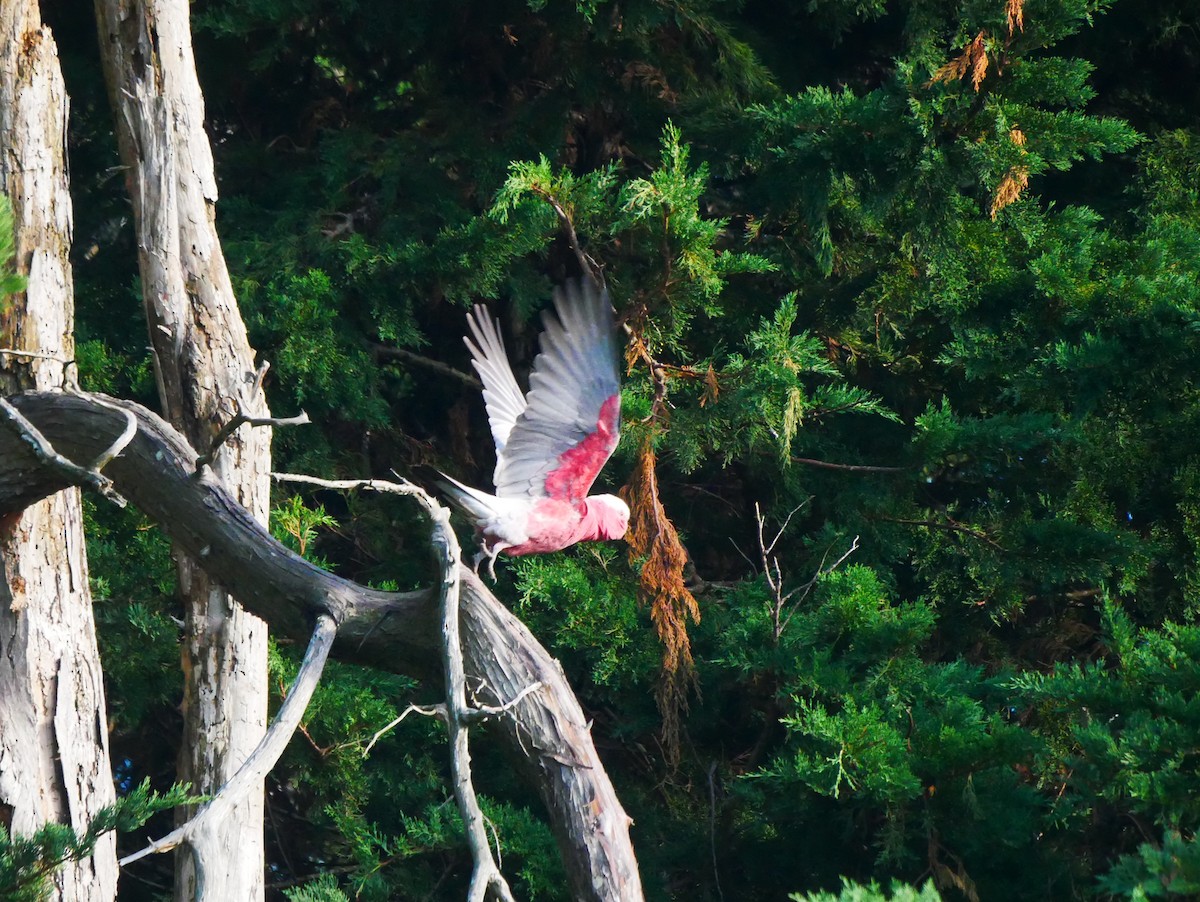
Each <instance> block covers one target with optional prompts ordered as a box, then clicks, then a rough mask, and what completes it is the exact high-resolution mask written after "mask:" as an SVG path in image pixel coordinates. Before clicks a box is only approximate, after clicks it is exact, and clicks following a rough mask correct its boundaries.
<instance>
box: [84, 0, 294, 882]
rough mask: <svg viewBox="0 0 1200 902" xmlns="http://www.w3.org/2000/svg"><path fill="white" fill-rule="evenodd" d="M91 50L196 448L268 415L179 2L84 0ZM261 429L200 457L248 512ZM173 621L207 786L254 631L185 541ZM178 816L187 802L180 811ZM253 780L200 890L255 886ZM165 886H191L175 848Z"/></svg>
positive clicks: (149, 286) (170, 392)
mask: <svg viewBox="0 0 1200 902" xmlns="http://www.w3.org/2000/svg"><path fill="white" fill-rule="evenodd" d="M96 11H97V18H98V22H99V31H100V43H101V56H102V57H103V60H104V68H105V75H106V78H107V81H108V86H109V94H110V99H111V102H112V107H113V111H114V120H115V124H116V133H117V140H118V145H119V147H120V151H121V159H122V162H123V163H124V164H125V165H126V166H127V167H128V179H129V191H130V194H131V196H132V200H133V211H134V223H135V228H136V230H137V236H138V254H139V266H140V270H141V277H142V292H143V300H144V304H145V310H146V320H147V324H148V326H149V331H150V341H151V346H152V348H153V351H154V370H155V375H156V377H157V380H158V388H159V397H160V399H161V401H162V404H163V408H164V410H165V411H166V414H167V417H168V419H169V420H170V421H171V422H172V423H173V424H174V425H175V426H176V427H177V428H179V429H180V430H181V431H182V432H183V433H184V435H186V436H187V438H188V440H189V441H190V442H191V443H192V444H193V445H194V446H195V447H198V448H201V449H206V448H207V446H208V444H209V443H210V442H211V441H212V439H213V437H214V435H215V434H216V433H217V432H218V431H219V429H220V428H221V426H222V425H224V424H225V423H226V422H228V421H229V420H230V419H231V418H232V417H233V416H235V415H236V414H238V413H244V414H246V415H248V416H253V417H267V416H269V415H270V413H269V411H268V410H267V405H266V401H265V398H264V396H263V392H262V387H261V384H260V380H258V379H256V374H255V367H254V352H253V349H252V348H251V347H250V343H249V340H248V339H247V336H246V330H245V326H244V324H243V322H242V319H241V316H240V314H239V311H238V308H237V302H236V300H235V298H234V295H233V288H232V285H231V283H230V279H229V273H228V270H227V269H226V266H225V258H224V256H223V255H222V253H221V246H220V241H219V239H218V237H217V231H216V226H215V204H216V200H217V188H216V178H215V176H214V174H213V160H212V151H211V147H210V145H209V142H208V138H207V136H206V135H205V133H204V128H203V125H204V99H203V96H202V95H201V92H200V84H199V81H198V80H197V77H196V67H195V61H194V58H193V55H192V42H191V31H190V25H189V21H188V12H189V11H188V3H187V0H96ZM270 448H271V431H270V429H267V428H251V427H249V426H243V427H242V428H240V429H239V430H237V431H236V432H235V433H234V434H233V435H232V436H231V437H230V438H229V439H228V440H227V441H226V442H225V443H224V444H223V445H222V447H221V449H220V451H219V452H218V454H217V455H216V459H215V460H214V461H213V464H212V467H213V470H214V471H215V472H216V474H217V476H218V478H219V479H220V480H221V481H222V483H223V484H224V485H225V486H226V487H227V488H228V489H229V491H230V492H231V493H232V495H233V496H234V497H235V498H236V499H237V500H238V502H239V503H241V504H242V505H243V506H244V507H246V508H247V509H248V510H249V511H250V512H251V513H252V514H253V515H254V517H256V518H257V519H258V520H259V521H260V522H262V523H266V519H267V513H268V507H269V503H270V475H269V474H270V469H271V458H270ZM178 570H179V584H180V590H181V594H182V595H183V598H184V605H185V611H186V620H187V629H186V638H185V643H184V648H183V664H184V674H185V690H184V692H185V697H184V705H183V713H184V732H185V735H184V740H183V746H182V750H181V753H180V762H179V771H178V777H179V779H180V780H187V781H189V782H191V783H192V784H193V786H194V788H195V789H196V790H197V791H198V792H202V793H212V792H215V791H216V790H217V789H218V788H219V787H220V786H221V785H222V784H224V783H225V782H227V781H228V780H229V778H230V777H232V776H233V774H234V773H235V771H236V770H237V768H238V767H239V766H240V765H241V763H242V762H243V761H244V760H245V758H246V756H247V755H249V754H250V753H251V752H252V751H253V749H254V747H255V745H256V744H257V743H258V741H259V739H260V738H261V737H262V734H263V731H264V729H265V727H266V716H267V643H266V640H267V631H266V626H265V624H263V623H262V621H260V620H259V619H258V618H256V617H254V616H253V615H250V614H248V613H247V612H246V611H245V610H244V609H243V608H242V607H240V606H239V605H238V604H237V603H236V602H234V600H233V599H232V598H231V597H230V596H229V595H228V594H227V593H226V591H225V589H223V588H222V587H221V586H220V585H218V584H217V583H216V582H214V581H213V579H212V578H210V576H209V575H208V574H207V573H206V572H205V570H204V568H203V567H199V566H197V564H196V562H195V561H194V560H193V559H191V558H189V557H188V556H187V555H179V556H178ZM182 816H185V817H186V816H187V815H186V813H183V814H182ZM262 821H263V794H262V791H261V788H260V789H259V790H257V791H255V792H254V793H251V795H250V797H249V798H248V799H247V801H246V802H245V803H244V804H242V805H240V806H239V807H238V809H237V810H236V812H235V813H234V816H233V817H231V818H230V819H229V820H228V821H226V822H225V823H224V824H223V825H222V833H221V836H220V838H219V843H220V846H221V848H220V850H219V854H212V855H209V856H208V857H209V859H210V860H221V861H224V862H225V863H226V872H225V874H224V881H225V882H224V883H221V882H219V881H221V880H222V875H220V874H217V873H212V872H210V873H208V874H207V875H206V880H207V881H208V891H209V892H212V893H214V894H215V896H214V898H229V899H238V900H244V902H253V900H255V899H261V898H262V896H263V849H262ZM177 861H178V864H177V868H176V898H178V899H183V900H190V899H192V898H193V897H194V894H195V874H194V871H193V868H192V862H191V860H190V858H189V857H188V856H186V855H182V856H180V857H179V858H178V859H177Z"/></svg>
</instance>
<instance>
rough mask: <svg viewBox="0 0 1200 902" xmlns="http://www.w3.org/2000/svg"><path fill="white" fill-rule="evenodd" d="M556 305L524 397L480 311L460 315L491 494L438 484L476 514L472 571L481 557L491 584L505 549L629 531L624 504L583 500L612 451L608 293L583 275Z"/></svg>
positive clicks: (613, 377)
mask: <svg viewBox="0 0 1200 902" xmlns="http://www.w3.org/2000/svg"><path fill="white" fill-rule="evenodd" d="M554 308H555V311H556V312H557V314H558V316H557V318H555V317H554V316H551V315H550V314H549V313H544V314H543V315H542V323H543V326H544V331H543V332H542V335H541V340H540V344H541V350H540V352H539V353H538V355H537V357H535V358H534V361H533V372H532V373H531V375H530V377H529V394H527V395H523V394H522V393H521V389H520V388H519V387H518V385H517V380H516V377H515V376H513V371H512V367H511V366H509V362H508V357H507V355H506V354H505V352H504V341H503V340H502V339H501V337H500V327H499V323H498V322H497V321H496V320H494V319H492V318H491V317H490V316H489V315H488V313H487V311H486V310H485V309H484V308H483V307H482V306H476V307H475V309H474V310H472V311H471V313H469V314H467V325H468V326H469V327H470V330H471V336H469V337H466V338H464V339H463V340H464V341H465V342H466V345H467V348H468V349H469V350H470V351H471V357H472V361H471V362H472V364H473V365H474V367H475V370H476V372H478V373H479V378H480V379H481V380H482V382H483V400H484V404H485V405H486V407H487V415H488V421H489V423H490V424H491V427H492V437H493V438H494V439H495V441H496V472H495V475H494V478H493V481H494V482H495V484H496V494H494V495H489V494H488V493H487V492H484V491H480V490H479V489H473V488H471V487H469V486H465V485H463V484H462V483H461V482H458V481H457V480H455V479H451V478H450V477H449V476H445V480H446V481H445V482H444V483H443V486H444V488H445V489H446V491H447V492H448V494H449V495H450V498H451V500H452V501H454V502H455V503H456V504H457V505H458V506H459V507H461V508H462V509H463V510H464V511H466V512H467V513H468V514H470V515H471V516H472V517H474V519H475V526H476V528H477V532H478V534H479V537H480V540H481V548H482V550H481V552H480V554H479V556H478V557H477V558H476V561H475V566H476V568H478V567H479V563H480V561H482V560H483V559H484V558H485V557H486V558H487V559H488V570H489V572H491V573H492V578H493V579H494V578H495V571H494V569H493V568H494V567H495V563H496V556H497V555H498V554H500V553H502V552H503V553H504V554H508V555H520V554H538V553H543V552H548V551H559V550H560V549H563V548H566V547H568V546H570V545H574V544H575V543H576V542H586V541H591V540H600V539H620V538H622V537H623V536H624V535H625V530H626V529H627V528H628V527H629V506H628V505H627V504H626V503H625V502H624V501H622V500H621V499H620V498H618V497H617V496H616V495H589V494H588V489H590V488H591V486H592V483H593V482H595V480H596V476H597V475H599V473H600V470H601V468H603V466H604V464H605V461H607V460H608V458H609V457H610V456H611V455H612V453H613V450H614V449H615V448H616V447H617V431H618V428H619V425H620V419H621V380H620V371H619V369H618V360H617V336H616V326H615V323H614V320H613V309H612V304H611V302H610V301H609V297H608V291H607V289H605V288H603V287H600V286H597V285H595V284H594V283H593V282H592V280H591V279H589V278H587V277H585V278H583V279H581V280H579V281H578V282H572V283H568V284H567V285H565V286H563V287H561V288H556V289H555V290H554ZM472 337H473V338H474V340H473V341H472ZM443 475H444V474H443Z"/></svg>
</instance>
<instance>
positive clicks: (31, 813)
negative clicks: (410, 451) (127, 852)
mask: <svg viewBox="0 0 1200 902" xmlns="http://www.w3.org/2000/svg"><path fill="white" fill-rule="evenodd" d="M66 128H67V96H66V91H65V90H64V87H63V81H62V74H61V71H60V68H59V64H58V50H57V48H56V46H55V43H54V39H53V37H52V35H51V34H50V31H49V29H47V28H45V27H43V26H42V24H41V17H40V14H39V10H38V5H37V2H36V0H0V186H2V187H3V190H4V192H5V193H6V194H7V195H8V197H9V198H10V200H11V201H12V205H13V213H14V219H15V225H16V230H15V231H16V236H15V237H16V265H17V270H18V272H20V273H21V274H22V275H25V276H27V277H28V285H27V290H26V291H25V292H24V293H22V294H20V295H17V296H15V297H12V298H9V299H7V301H8V306H7V308H5V309H3V312H2V313H0V347H2V348H5V349H9V350H21V351H30V352H34V353H36V354H40V355H46V356H42V357H20V356H14V355H13V354H3V355H0V385H3V386H4V388H5V390H6V391H14V390H17V389H21V388H43V389H61V388H62V386H63V384H64V380H65V379H67V380H71V379H73V378H74V373H73V368H74V363H73V358H74V354H75V346H74V337H73V331H74V297H73V288H72V282H71V271H70V264H69V262H68V253H69V250H70V242H71V198H70V194H69V192H68V180H67V167H66V161H65V147H64V143H65V135H66ZM50 358H52V359H50ZM0 566H2V567H3V571H4V579H3V580H0V824H3V825H4V826H5V827H7V828H8V829H10V830H11V831H13V832H16V833H24V834H28V833H31V832H33V831H34V830H36V829H37V828H38V827H41V826H42V825H43V824H45V823H46V822H48V821H57V822H59V823H64V824H68V825H70V826H71V827H72V828H73V829H75V830H76V831H82V830H84V829H85V828H86V827H87V825H88V823H89V822H90V821H91V819H92V817H93V815H94V814H95V812H96V810H97V809H98V808H100V807H102V806H104V805H108V804H111V803H112V802H113V801H114V800H115V795H114V790H113V781H112V772H111V769H110V764H109V760H108V724H107V716H106V714H105V708H104V688H103V681H102V674H101V669H100V659H99V654H98V652H97V649H96V635H95V628H94V624H93V621H92V599H91V593H90V591H89V588H88V568H87V557H86V553H85V550H84V540H83V516H82V509H81V505H80V496H79V491H78V489H75V488H70V489H67V490H64V491H60V492H57V493H55V494H53V495H51V496H49V497H47V498H45V499H44V500H41V501H39V502H38V503H36V504H33V505H31V506H29V507H27V508H25V509H24V510H23V511H21V512H14V513H13V514H12V515H10V516H7V517H4V518H3V519H0ZM54 883H55V889H54V896H53V898H55V899H58V900H69V902H110V900H112V899H113V898H115V896H116V888H117V861H116V843H115V838H114V837H112V836H108V837H106V838H104V839H102V840H101V841H100V843H99V845H98V846H97V848H96V852H95V854H94V855H93V856H92V857H91V858H89V859H86V860H84V861H80V862H75V863H69V864H67V865H66V866H65V867H64V868H63V869H62V870H61V871H60V872H59V873H58V874H57V875H56V876H55V880H54Z"/></svg>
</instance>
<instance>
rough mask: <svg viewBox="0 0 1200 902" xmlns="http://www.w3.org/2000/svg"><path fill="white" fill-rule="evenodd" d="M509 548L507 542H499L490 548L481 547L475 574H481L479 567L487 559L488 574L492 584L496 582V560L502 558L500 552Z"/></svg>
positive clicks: (476, 560)
mask: <svg viewBox="0 0 1200 902" xmlns="http://www.w3.org/2000/svg"><path fill="white" fill-rule="evenodd" d="M507 547H508V543H507V542H497V543H496V544H495V545H493V546H491V547H490V548H489V547H488V546H487V545H480V546H479V553H478V554H476V555H475V573H476V574H478V573H479V565H480V564H482V563H483V560H484V558H487V562H488V566H487V573H488V577H489V578H490V579H491V581H492V583H493V584H495V582H496V558H497V557H499V556H500V552H501V551H503V550H504V549H505V548H507Z"/></svg>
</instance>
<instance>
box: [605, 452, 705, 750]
mask: <svg viewBox="0 0 1200 902" xmlns="http://www.w3.org/2000/svg"><path fill="white" fill-rule="evenodd" d="M656 462H657V460H656V456H655V453H654V445H653V441H652V439H651V438H650V437H647V438H646V440H645V442H644V443H643V444H642V447H641V450H640V451H639V452H638V458H637V463H636V465H635V466H634V468H633V474H632V475H631V476H630V478H629V482H628V484H626V486H625V487H624V488H623V489H622V490H621V497H622V498H624V499H625V502H626V503H627V504H628V505H629V510H630V517H629V532H628V533H627V534H626V537H625V538H626V541H627V542H628V543H629V557H630V560H631V561H635V560H637V559H644V561H645V562H644V563H643V564H642V569H641V574H640V577H639V586H638V592H639V595H640V597H641V599H642V601H643V603H645V604H648V605H649V606H650V619H651V621H653V623H654V628H655V630H656V631H657V633H658V638H659V641H660V642H662V646H663V660H662V671H661V675H660V678H659V684H658V688H657V689H656V691H655V701H656V702H657V703H658V710H659V713H660V714H661V715H662V719H663V729H662V736H663V747H664V748H665V749H666V753H667V758H668V760H669V761H671V763H672V764H674V763H678V760H679V727H680V718H681V715H682V714H683V712H684V711H686V710H687V707H688V695H689V693H690V692H691V690H693V689H694V688H696V668H695V663H694V661H693V660H692V645H691V641H690V640H689V638H688V632H687V623H688V620H689V619H690V620H691V622H692V623H699V622H700V607H699V606H698V605H697V604H696V599H695V597H694V596H693V595H692V593H691V592H690V591H689V590H688V588H687V586H686V585H685V584H684V576H683V568H684V566H685V565H686V564H687V560H688V556H687V551H686V550H685V549H684V547H683V543H681V542H680V541H679V533H678V532H677V531H676V530H675V526H674V524H672V523H671V521H670V519H669V518H668V517H667V512H666V510H665V509H664V508H663V505H662V502H661V501H660V500H659V496H658V477H657V475H656V473H655V465H656Z"/></svg>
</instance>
